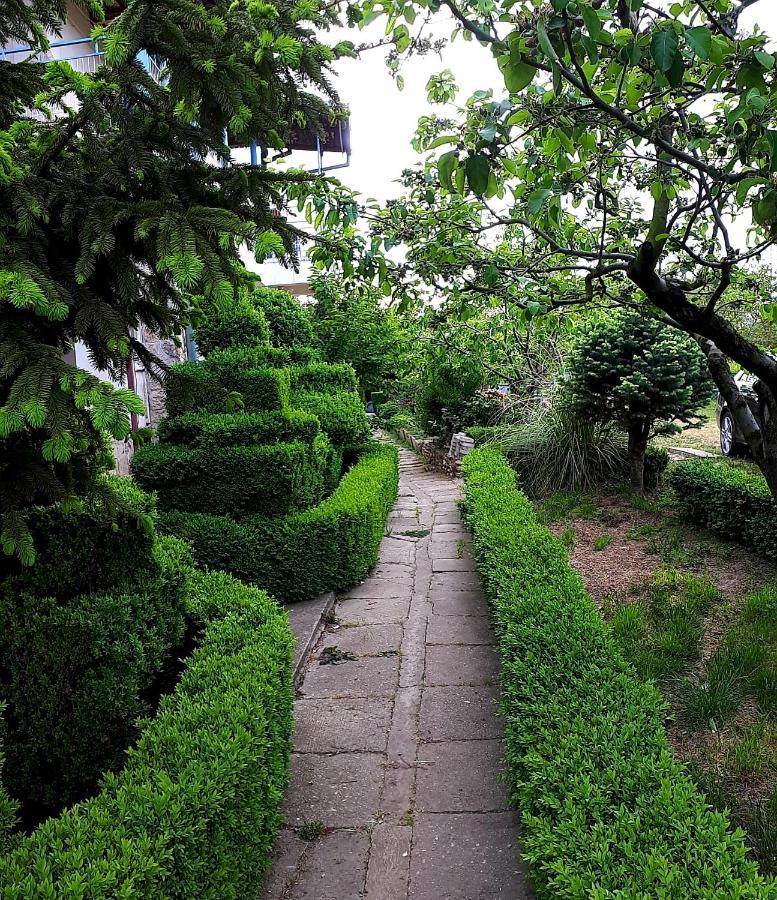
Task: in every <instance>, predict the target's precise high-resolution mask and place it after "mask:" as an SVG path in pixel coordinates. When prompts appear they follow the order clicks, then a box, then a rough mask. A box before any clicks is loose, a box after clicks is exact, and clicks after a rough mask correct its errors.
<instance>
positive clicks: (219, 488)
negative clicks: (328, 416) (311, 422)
mask: <svg viewBox="0 0 777 900" xmlns="http://www.w3.org/2000/svg"><path fill="white" fill-rule="evenodd" d="M332 453H333V450H332V445H331V444H330V443H329V439H328V438H327V437H326V435H325V434H323V433H319V434H318V435H316V436H315V437H314V438H313V440H312V441H311V443H310V445H306V444H303V443H302V442H301V441H295V442H293V443H275V444H266V445H260V446H256V445H251V446H226V447H225V446H212V445H210V446H206V447H203V448H192V447H186V446H180V445H177V444H148V445H146V446H145V447H141V448H140V449H139V450H138V451H137V452H136V453H135V455H134V457H133V459H132V474H133V476H134V477H135V479H136V481H137V482H138V483H139V484H140V485H141V487H143V488H144V490H147V491H155V492H156V494H157V497H158V503H159V508H160V510H165V511H167V510H173V509H179V510H183V511H185V512H205V513H211V514H213V515H231V516H233V517H234V518H241V517H243V516H245V515H250V514H262V515H266V516H282V515H285V514H286V513H288V512H290V511H291V510H294V509H306V508H307V507H308V506H312V505H313V504H315V503H318V502H319V500H321V498H322V497H323V494H324V488H325V483H326V478H325V472H327V471H328V469H329V465H330V462H331V457H332Z"/></svg>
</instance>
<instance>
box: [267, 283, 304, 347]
mask: <svg viewBox="0 0 777 900" xmlns="http://www.w3.org/2000/svg"><path fill="white" fill-rule="evenodd" d="M251 303H252V304H253V306H254V307H255V308H256V309H260V310H261V311H262V313H263V314H264V317H265V319H266V320H267V324H268V328H269V334H270V342H271V343H272V345H273V346H274V347H311V346H312V345H313V344H314V343H315V335H314V334H313V326H312V324H311V318H310V313H309V312H308V311H307V309H305V308H304V307H303V306H302V305H301V303H300V302H299V300H297V298H296V297H293V296H292V295H291V294H290V293H289V292H288V291H281V290H278V289H277V288H267V287H260V288H256V289H255V290H254V292H253V293H252V294H251Z"/></svg>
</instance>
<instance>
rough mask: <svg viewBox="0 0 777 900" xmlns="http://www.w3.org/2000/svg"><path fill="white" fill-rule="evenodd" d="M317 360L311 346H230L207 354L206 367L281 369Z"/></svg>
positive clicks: (316, 352)
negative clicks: (227, 348)
mask: <svg viewBox="0 0 777 900" xmlns="http://www.w3.org/2000/svg"><path fill="white" fill-rule="evenodd" d="M315 362H319V355H318V351H317V350H315V349H314V348H313V347H232V348H231V349H230V350H218V351H214V352H213V353H211V354H210V356H208V359H207V363H208V368H209V369H212V370H213V371H214V372H217V371H228V370H230V369H233V368H241V369H282V368H285V367H287V366H295V365H300V366H305V365H309V364H310V363H315Z"/></svg>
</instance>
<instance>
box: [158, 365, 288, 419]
mask: <svg viewBox="0 0 777 900" xmlns="http://www.w3.org/2000/svg"><path fill="white" fill-rule="evenodd" d="M165 395H166V410H167V415H168V416H170V417H176V416H182V415H183V414H184V413H187V412H211V413H228V412H238V411H245V412H266V411H269V410H283V409H285V408H286V407H287V406H288V404H289V373H288V371H287V370H286V369H243V368H237V367H230V368H229V369H224V370H221V369H215V368H214V367H212V366H209V365H208V363H207V362H206V363H193V362H185V363H178V364H177V365H175V366H172V367H171V368H170V370H169V371H168V373H167V375H166V377H165Z"/></svg>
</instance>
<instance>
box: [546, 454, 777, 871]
mask: <svg viewBox="0 0 777 900" xmlns="http://www.w3.org/2000/svg"><path fill="white" fill-rule="evenodd" d="M712 465H713V467H714V468H713V471H714V472H715V473H716V474H715V479H717V478H718V477H719V475H718V474H717V473H718V467H723V468H725V467H726V466H727V465H728V464H726V463H716V464H712ZM709 466H710V464H698V463H695V462H693V463H679V464H677V466H676V467H675V469H674V474H673V475H672V476H671V477H670V481H671V482H675V481H677V480H681V481H682V482H683V484H684V485H686V487H688V489H690V483H691V481H693V473H694V472H696V471H697V470H699V469H701V472H702V473H703V475H704V473H706V472H707V470H708V469H709ZM733 468H734V469H735V470H737V471H739V470H740V468H741V467H740V466H735V467H733ZM723 477H724V478H725V475H723ZM751 479H752V476H750V475H748V478H747V479H746V483H747V484H750V483H751ZM736 480H737V483H738V482H739V480H740V479H739V476H737V479H736ZM698 484H699V485H701V486H704V485H707V484H708V479H707V477H706V475H704V477H701V478H700V480H699V482H698ZM694 494H698V495H699V496H701V490H700V489H698V490H696V491H694ZM719 501H720V497H718V496H717V491H713V492H712V495H711V496H708V497H706V502H707V503H711V504H715V503H718V502H719ZM700 502H701V501H700ZM722 508H723V509H725V508H727V506H726V504H725V503H723V507H722ZM538 515H539V516H540V518H541V519H543V520H544V521H546V522H547V523H548V526H549V528H550V530H551V531H552V532H553V533H554V534H555V535H556V536H557V537H559V538H560V539H561V540H562V542H563V543H564V544H565V545H566V546H567V549H568V551H569V559H570V563H571V565H572V567H573V568H574V569H575V570H576V571H577V572H579V573H580V575H581V577H582V578H583V581H584V583H585V586H586V589H587V590H588V592H589V593H590V594H591V596H592V597H593V598H594V600H595V601H596V604H597V606H598V608H599V610H600V612H601V614H602V616H603V618H604V619H605V621H607V622H608V623H609V624H610V625H611V627H612V628H613V630H614V634H615V637H616V640H617V641H618V643H619V645H620V646H621V649H622V651H623V652H624V653H625V655H626V657H627V658H628V659H629V660H630V661H631V662H632V663H633V664H634V665H635V667H636V669H637V672H638V674H639V675H640V676H641V677H642V678H644V679H648V678H649V679H652V680H653V681H654V682H655V683H656V684H657V686H658V687H659V689H660V690H661V692H662V694H663V696H664V697H665V699H666V700H667V702H668V703H669V708H670V716H669V718H668V719H667V722H666V732H667V737H668V740H669V744H670V746H671V748H672V750H673V752H674V754H675V756H676V757H677V758H678V759H680V760H681V761H683V762H684V763H687V764H688V765H689V766H690V770H691V772H692V774H693V776H694V778H695V780H696V781H697V783H698V784H699V785H700V786H701V787H702V788H703V789H704V791H705V793H706V795H707V797H708V799H709V800H710V802H711V803H713V804H714V805H716V806H717V807H718V808H720V809H729V810H731V815H732V819H733V821H734V822H735V823H736V824H737V825H740V826H741V827H742V828H743V829H744V831H745V833H746V841H747V843H748V845H749V846H750V848H751V852H752V854H753V856H754V857H755V858H756V859H757V860H758V862H759V865H760V866H761V868H762V870H763V871H764V872H770V873H777V792H775V790H774V782H775V778H776V777H777V681H775V680H774V672H775V671H777V666H775V659H776V658H777V592H775V588H774V585H775V583H777V567H775V565H774V563H773V562H771V561H769V560H767V559H764V558H763V557H762V556H760V555H758V554H756V553H755V552H753V551H752V550H749V549H747V548H746V547H742V546H740V545H738V544H736V543H733V542H731V541H724V540H723V539H721V538H720V537H718V536H716V535H714V534H712V533H710V532H707V531H704V530H703V529H699V528H697V527H694V526H693V524H691V523H689V522H688V520H687V518H686V516H685V513H684V505H682V504H678V501H677V498H676V497H675V496H674V494H673V492H672V491H670V490H666V491H664V492H663V493H662V494H661V495H660V496H658V497H655V498H653V499H652V500H649V501H645V500H644V499H643V498H640V497H635V496H633V495H630V494H628V493H626V492H621V493H599V494H589V495H573V494H557V495H555V496H553V497H551V498H548V499H547V500H546V501H545V502H543V503H541V504H538ZM734 531H735V529H732V534H733V532H734ZM740 536H741V534H740ZM754 598H755V599H754ZM759 598H760V599H759ZM759 602H760V604H761V607H763V608H762V609H760V610H759V611H758V615H757V616H755V614H754V613H753V611H752V607H753V604H757V603H759ZM748 609H749V610H750V612H748ZM769 609H771V613H770V612H769ZM748 617H749V619H748ZM748 622H749V624H748ZM743 623H744V624H743ZM743 628H744V631H743ZM748 629H750V630H752V629H757V632H758V637H757V638H756V640H752V639H751V638H753V637H755V635H751V634H750V633H749V631H748ZM737 635H739V637H736V636H737ZM732 645H733V646H732ZM747 660H751V662H748V661H747ZM752 660H754V662H752ZM753 666H756V669H753ZM750 670H752V671H750ZM758 672H760V673H761V674H760V675H759V674H758ZM770 673H771V674H770ZM759 678H760V679H761V681H765V683H763V684H761V688H760V695H759V687H758V685H759V684H760V682H758V679H759ZM769 679H771V688H770V687H769ZM770 697H771V701H770V699H769V698H770Z"/></svg>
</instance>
